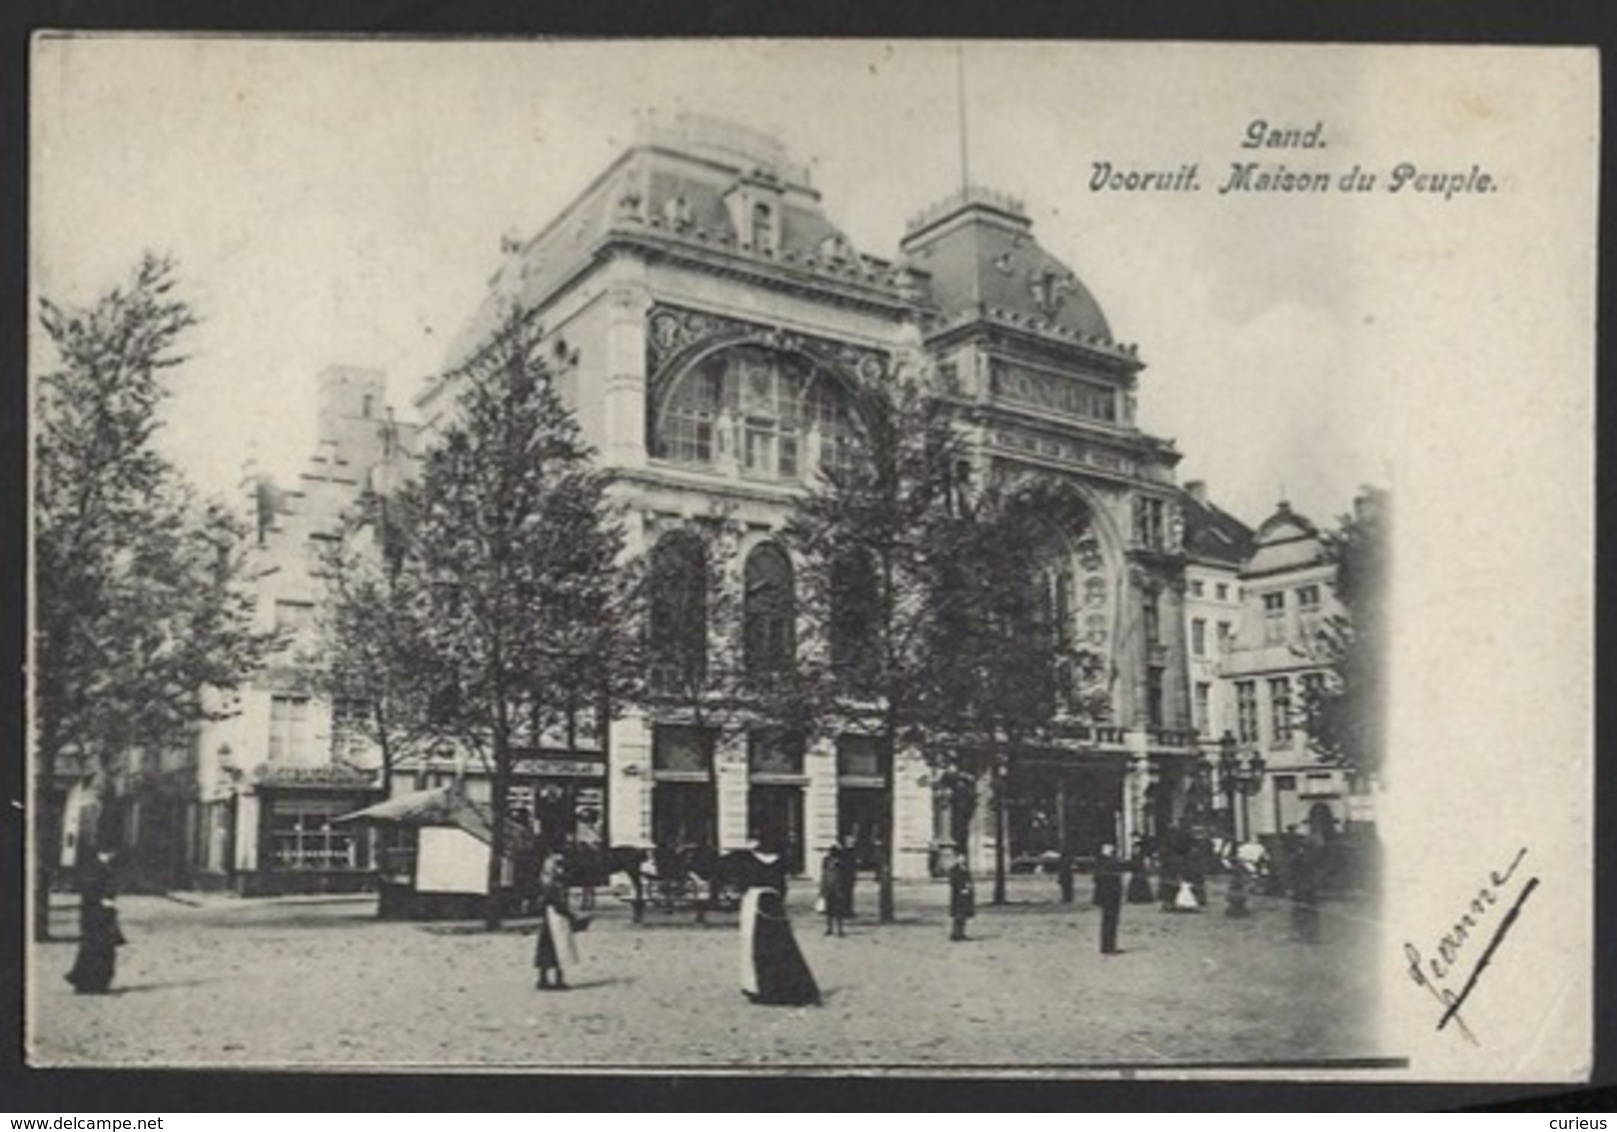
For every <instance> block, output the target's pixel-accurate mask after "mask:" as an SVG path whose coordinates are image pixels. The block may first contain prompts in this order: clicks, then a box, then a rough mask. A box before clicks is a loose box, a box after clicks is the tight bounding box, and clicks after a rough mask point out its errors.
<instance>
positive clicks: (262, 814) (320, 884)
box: [235, 764, 381, 896]
mask: <svg viewBox="0 0 1617 1132" xmlns="http://www.w3.org/2000/svg"><path fill="white" fill-rule="evenodd" d="M375 778H376V776H375V775H374V774H373V773H372V772H370V771H365V770H360V769H358V768H355V767H350V766H345V765H342V764H324V765H319V766H260V767H259V769H258V771H257V772H256V773H255V774H254V776H253V785H252V790H251V794H252V796H253V797H254V798H255V800H256V803H257V804H256V806H254V807H253V808H254V809H255V810H256V811H257V816H258V826H257V835H256V838H255V842H256V850H257V851H256V853H255V854H254V856H253V858H252V859H251V860H250V861H246V862H244V864H245V865H246V866H247V867H244V868H241V869H238V870H237V871H236V874H235V881H236V888H237V890H238V891H240V892H241V894H242V895H243V896H277V895H283V894H291V893H304V892H363V891H368V890H369V889H370V888H371V887H372V885H373V884H374V873H373V871H372V868H371V852H370V849H371V847H370V839H369V837H368V835H367V833H366V831H365V830H364V829H361V828H357V827H355V826H350V825H344V824H341V823H336V822H335V821H334V820H333V819H335V818H338V817H340V816H342V815H344V814H348V813H351V812H353V811H354V810H358V809H361V808H362V807H364V806H368V805H370V804H371V803H373V802H375V801H376V800H377V799H378V798H379V797H380V796H381V791H380V790H379V789H378V788H377V786H376V782H375Z"/></svg>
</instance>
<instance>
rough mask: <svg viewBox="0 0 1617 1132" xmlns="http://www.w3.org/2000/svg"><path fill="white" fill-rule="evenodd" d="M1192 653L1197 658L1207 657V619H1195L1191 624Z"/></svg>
mask: <svg viewBox="0 0 1617 1132" xmlns="http://www.w3.org/2000/svg"><path fill="white" fill-rule="evenodd" d="M1190 651H1191V653H1192V654H1193V655H1195V656H1206V655H1207V619H1206V618H1205V617H1196V618H1193V619H1192V620H1191V622H1190Z"/></svg>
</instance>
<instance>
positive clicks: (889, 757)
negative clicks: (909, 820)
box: [876, 718, 898, 924]
mask: <svg viewBox="0 0 1617 1132" xmlns="http://www.w3.org/2000/svg"><path fill="white" fill-rule="evenodd" d="M885 730H886V734H884V735H883V736H882V816H881V825H882V839H881V852H880V853H879V854H878V855H877V858H876V919H877V920H878V921H879V922H880V923H883V924H890V923H892V922H893V920H894V919H895V918H896V916H897V912H896V911H895V909H894V906H893V843H894V841H895V840H896V837H895V836H894V834H895V833H896V832H897V825H898V823H897V821H896V820H895V815H894V808H895V807H894V800H895V799H894V790H893V763H894V761H895V759H896V758H897V754H898V752H897V751H896V750H895V747H896V745H897V744H896V743H895V742H894V740H893V733H894V728H893V721H892V719H891V718H888V719H887V720H886V721H885Z"/></svg>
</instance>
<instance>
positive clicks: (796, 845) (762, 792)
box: [747, 783, 805, 876]
mask: <svg viewBox="0 0 1617 1132" xmlns="http://www.w3.org/2000/svg"><path fill="white" fill-rule="evenodd" d="M747 830H748V832H749V833H750V834H751V836H753V837H755V838H758V839H760V840H763V841H765V842H767V841H770V840H775V841H777V842H779V844H780V849H781V851H782V853H783V854H784V855H785V857H786V860H787V864H788V865H789V867H790V868H791V871H792V875H793V876H799V875H801V874H802V872H803V866H804V848H805V847H804V845H803V788H802V787H801V786H777V785H767V786H766V785H760V784H757V783H755V784H754V785H753V786H752V788H751V789H750V790H748V791H747Z"/></svg>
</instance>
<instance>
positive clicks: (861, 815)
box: [837, 735, 887, 869]
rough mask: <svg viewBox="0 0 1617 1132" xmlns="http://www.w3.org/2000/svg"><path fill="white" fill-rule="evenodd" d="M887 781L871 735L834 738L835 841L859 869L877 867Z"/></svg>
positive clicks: (875, 743)
mask: <svg viewBox="0 0 1617 1132" xmlns="http://www.w3.org/2000/svg"><path fill="white" fill-rule="evenodd" d="M886 784H887V781H886V777H885V775H884V774H883V769H882V758H881V744H880V742H879V740H878V739H877V738H876V737H875V736H874V735H841V736H838V737H837V839H838V840H839V841H840V842H841V843H842V844H843V846H844V847H850V846H851V847H852V849H853V854H854V861H855V862H856V865H857V867H858V868H861V869H875V868H876V867H877V866H878V865H879V864H880V856H881V842H882V830H883V829H884V828H885V826H886V821H887V814H886V807H885V806H884V805H883V802H884V800H885V798H886V794H885V792H884V791H885V787H886Z"/></svg>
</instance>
